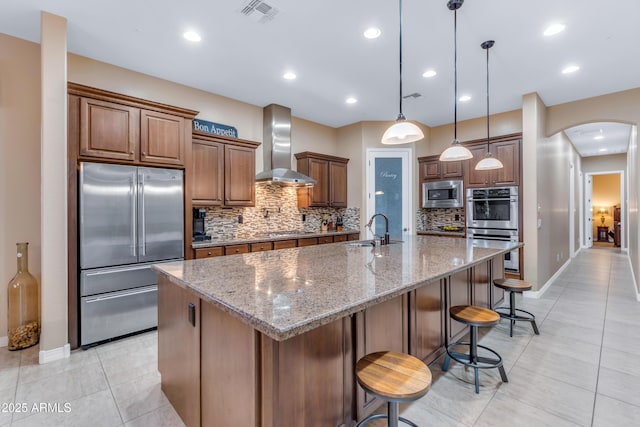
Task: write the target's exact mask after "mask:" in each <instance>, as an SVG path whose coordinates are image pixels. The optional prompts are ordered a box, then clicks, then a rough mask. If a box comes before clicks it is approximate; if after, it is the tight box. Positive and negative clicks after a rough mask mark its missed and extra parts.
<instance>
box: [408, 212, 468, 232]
mask: <svg viewBox="0 0 640 427" xmlns="http://www.w3.org/2000/svg"><path fill="white" fill-rule="evenodd" d="M416 222H417V224H416V229H417V230H418V231H439V228H438V227H442V226H445V225H456V226H459V227H463V228H464V226H465V218H464V208H441V209H418V211H417V212H416Z"/></svg>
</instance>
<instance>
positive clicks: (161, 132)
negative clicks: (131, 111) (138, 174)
mask: <svg viewBox="0 0 640 427" xmlns="http://www.w3.org/2000/svg"><path fill="white" fill-rule="evenodd" d="M140 123H141V125H140V161H141V162H143V163H162V164H165V165H176V166H182V165H184V158H185V147H184V144H185V121H184V120H183V119H182V117H177V116H174V115H172V114H166V113H160V112H158V111H149V110H140Z"/></svg>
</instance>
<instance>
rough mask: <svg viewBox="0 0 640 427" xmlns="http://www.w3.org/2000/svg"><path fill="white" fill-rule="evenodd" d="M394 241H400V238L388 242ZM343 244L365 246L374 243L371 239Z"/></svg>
mask: <svg viewBox="0 0 640 427" xmlns="http://www.w3.org/2000/svg"><path fill="white" fill-rule="evenodd" d="M395 243H402V240H390V241H389V243H388V244H389V245H393V244H395ZM345 245H347V246H356V247H362V248H365V247H372V246H374V243H373V240H358V241H356V242H347V243H345Z"/></svg>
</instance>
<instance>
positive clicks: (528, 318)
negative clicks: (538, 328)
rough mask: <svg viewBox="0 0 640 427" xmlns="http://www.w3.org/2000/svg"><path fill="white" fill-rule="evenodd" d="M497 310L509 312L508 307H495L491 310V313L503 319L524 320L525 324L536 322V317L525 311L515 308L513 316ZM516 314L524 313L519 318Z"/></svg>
mask: <svg viewBox="0 0 640 427" xmlns="http://www.w3.org/2000/svg"><path fill="white" fill-rule="evenodd" d="M498 310H509V311H510V310H511V308H510V307H496V308H494V309H493V311H495V312H497V313H498V314H499V315H500V317H502V318H503V319H513V320H526V321H527V322H535V320H536V316H535V314H533V313H530V312H528V311H525V310H521V309H519V308H515V309H514V311H515V312H516V314H515V315H513V316H512V315H511V313H503V312H500V311H498ZM518 312H520V313H524V316H519V315H518Z"/></svg>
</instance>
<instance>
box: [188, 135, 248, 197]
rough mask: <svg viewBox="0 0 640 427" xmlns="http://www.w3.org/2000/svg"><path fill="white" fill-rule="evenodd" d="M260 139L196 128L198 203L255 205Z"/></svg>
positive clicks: (194, 194)
mask: <svg viewBox="0 0 640 427" xmlns="http://www.w3.org/2000/svg"><path fill="white" fill-rule="evenodd" d="M259 145H260V143H259V142H254V141H246V140H242V139H236V138H228V137H223V136H216V135H209V134H206V133H201V132H196V131H194V132H193V149H192V158H193V160H192V172H193V179H192V182H193V185H192V193H191V198H192V202H193V205H194V206H255V174H256V148H257V147H258V146H259Z"/></svg>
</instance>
